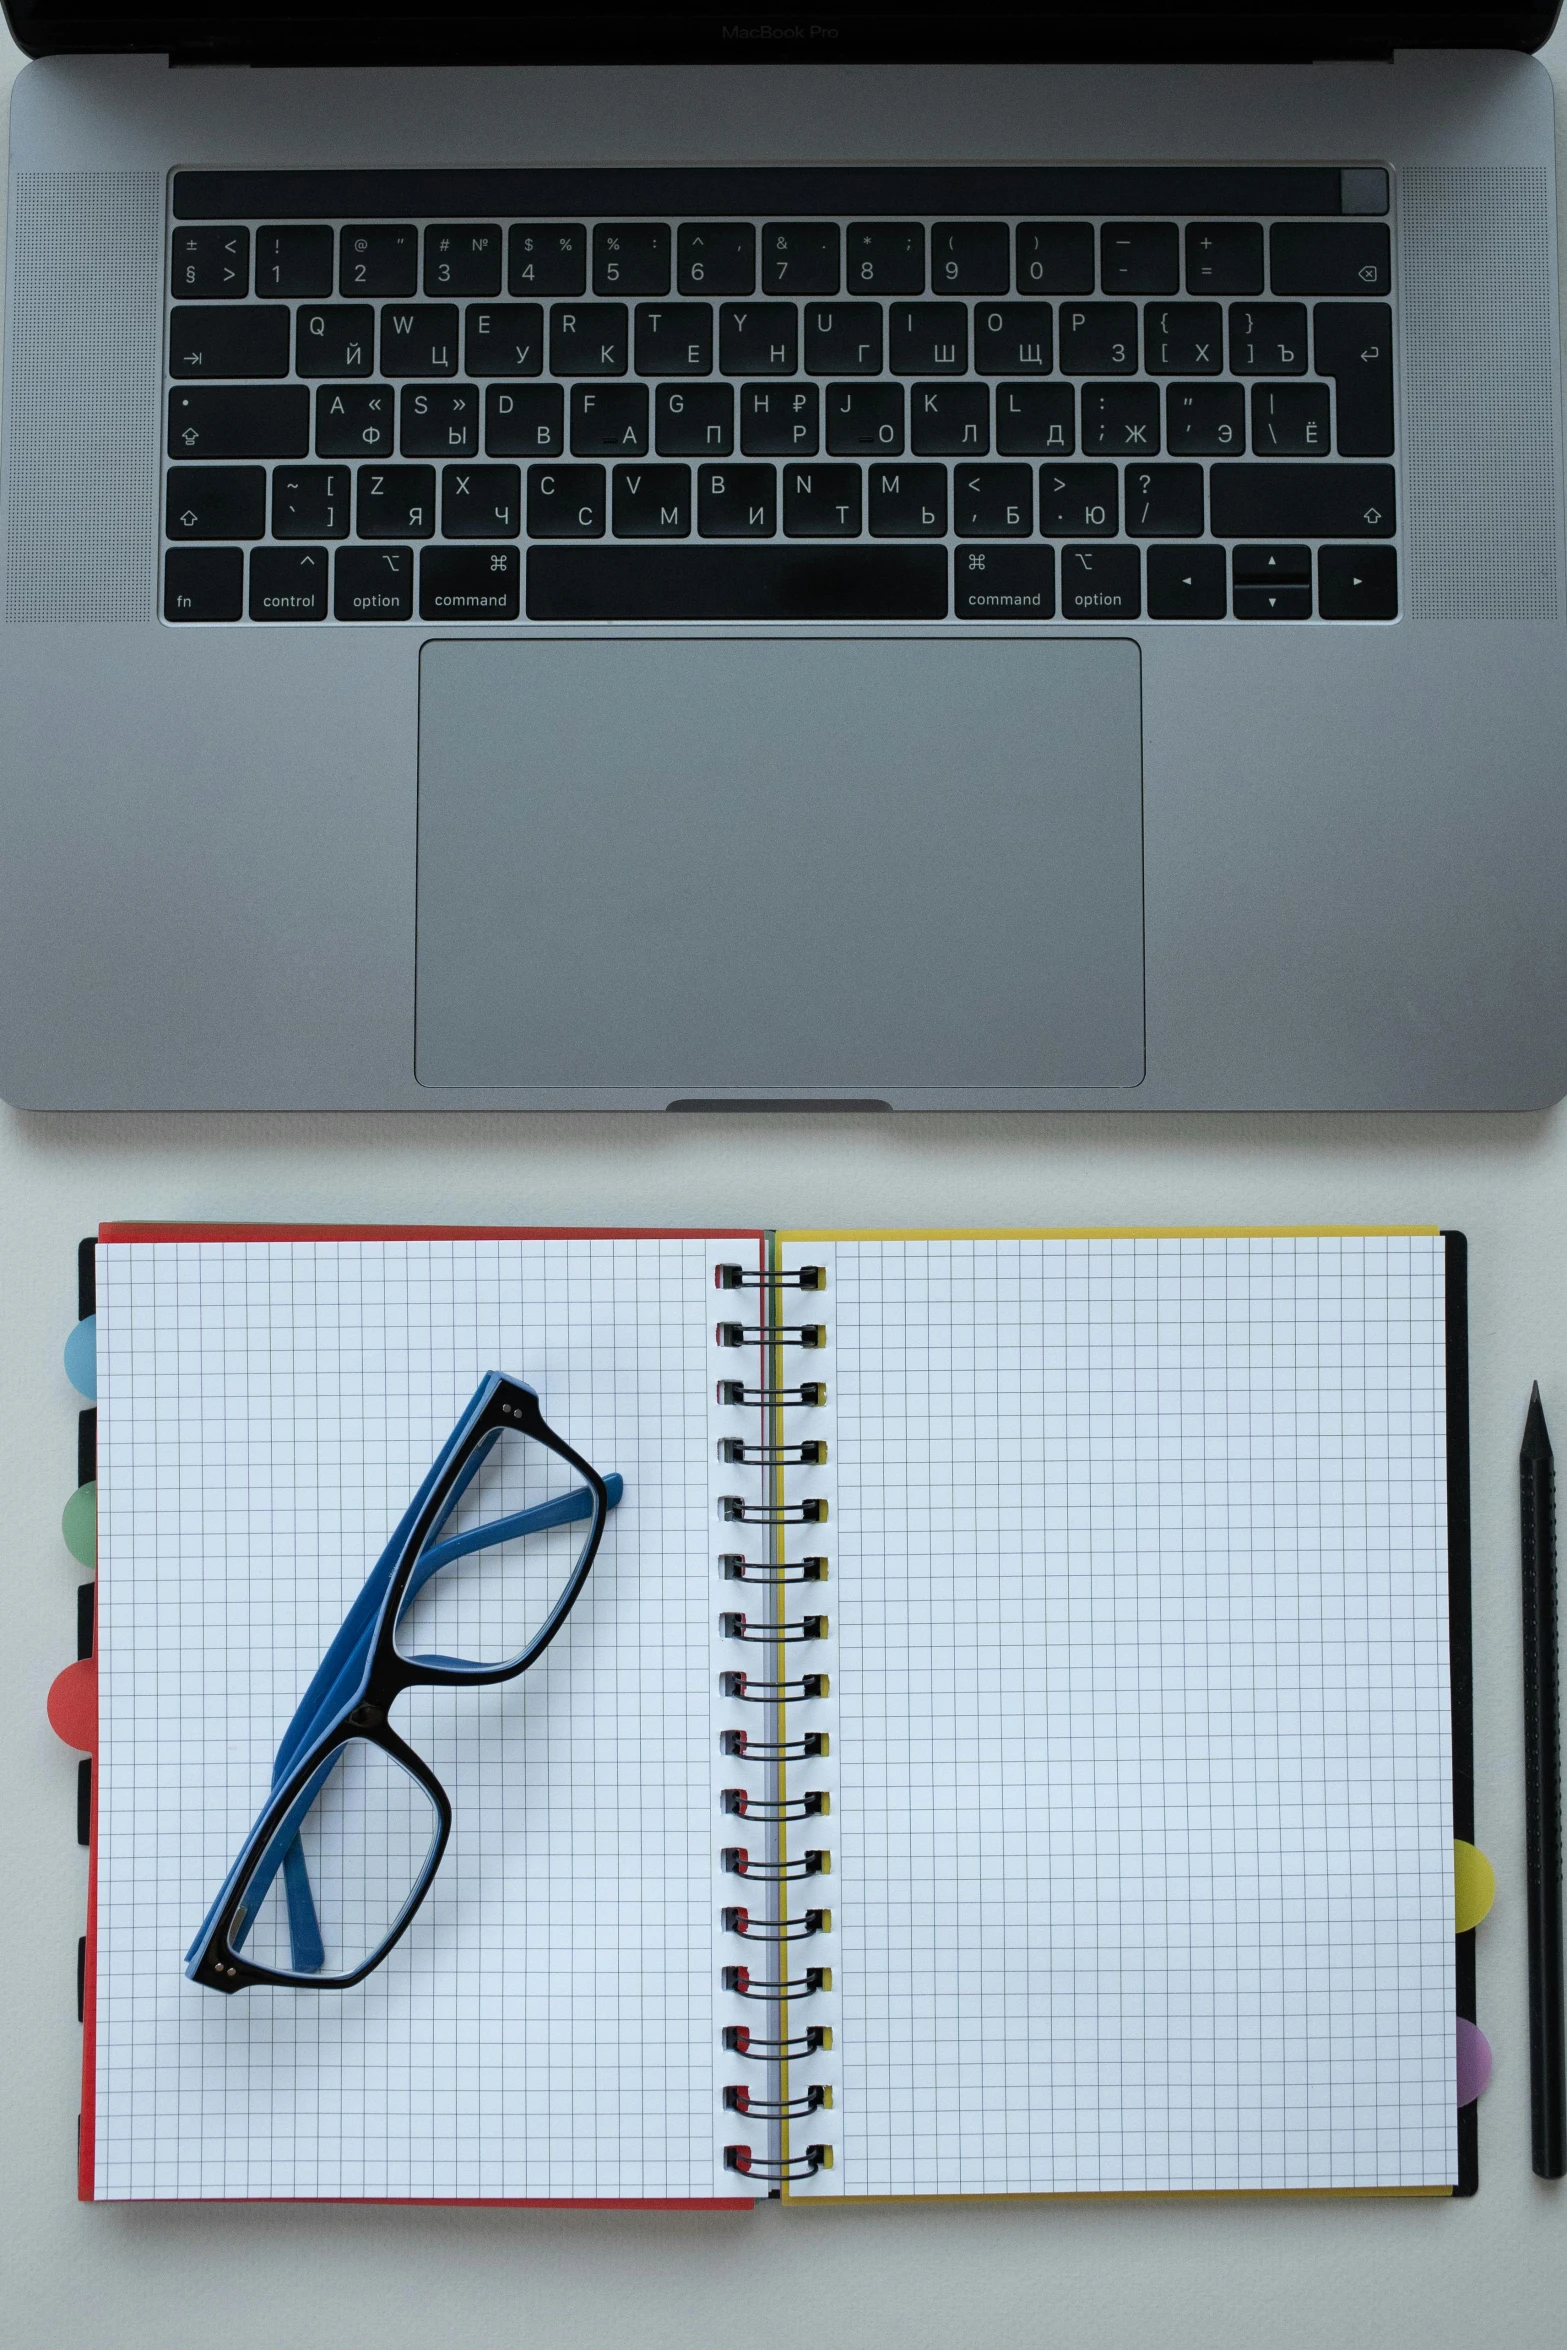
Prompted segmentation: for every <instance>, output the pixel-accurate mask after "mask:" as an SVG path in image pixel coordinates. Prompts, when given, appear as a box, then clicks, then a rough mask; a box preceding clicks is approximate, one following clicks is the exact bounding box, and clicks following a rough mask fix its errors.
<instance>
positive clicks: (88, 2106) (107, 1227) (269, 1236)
mask: <svg viewBox="0 0 1567 2350" xmlns="http://www.w3.org/2000/svg"><path fill="white" fill-rule="evenodd" d="M765 1238H766V1231H765V1228H764V1227H763V1226H761V1225H756V1226H747V1225H729V1224H721V1225H719V1226H717V1227H716V1229H715V1228H714V1227H712V1226H710V1225H680V1226H672V1225H662V1224H646V1225H643V1224H637V1225H632V1224H516V1225H512V1224H137V1223H104V1224H100V1225H99V1227H98V1239H99V1242H100V1244H101V1245H111V1244H115V1243H123V1242H126V1241H136V1240H145V1241H160V1240H165V1241H177V1240H241V1241H244V1240H758V1241H760V1240H764V1239H765ZM93 1571H94V1576H95V1578H96V1575H97V1572H98V1570H97V1567H96V1565H95V1567H94V1570H93ZM96 1615H97V1610H96V1607H95V1608H94V1618H95V1622H96ZM97 1653H98V1643H97V1634H96V1630H95V1631H94V1636H93V1654H94V1656H96V1655H97ZM97 2040H98V1757H97V1754H96V1753H94V1755H93V1774H92V1815H91V1818H90V1820H89V1822H88V1837H87V1962H86V1967H85V1970H84V1978H83V1985H82V2103H81V2112H80V2114H79V2116H78V2122H77V2145H76V2199H77V2201H78V2202H79V2203H93V2202H96V2200H97V2198H96V2196H95V2195H94V2193H93V2186H94V2179H95V2174H96V2161H95V2156H96V2124H97V2089H98V2047H97ZM108 2200H112V2201H116V2202H117V2201H119V2200H120V2198H118V2197H113V2198H109V2199H108ZM169 2200H170V2201H179V2202H188V2201H201V2202H205V2201H207V2200H208V2198H206V2197H186V2196H180V2197H170V2198H169ZM222 2200H223V2201H228V2200H230V2198H228V2197H224V2198H222ZM233 2200H234V2201H236V2202H246V2203H272V2202H283V2203H296V2202H297V2203H363V2204H382V2203H388V2204H390V2203H395V2204H399V2205H403V2204H410V2205H416V2206H418V2207H419V2208H421V2209H431V2210H442V2211H448V2210H461V2211H468V2210H491V2211H754V2210H755V2209H756V2198H755V2196H754V2195H691V2196H674V2197H670V2196H662V2195H649V2196H607V2195H606V2196H595V2195H298V2196H293V2195H289V2196H270V2195H247V2196H236V2197H234V2198H233Z"/></svg>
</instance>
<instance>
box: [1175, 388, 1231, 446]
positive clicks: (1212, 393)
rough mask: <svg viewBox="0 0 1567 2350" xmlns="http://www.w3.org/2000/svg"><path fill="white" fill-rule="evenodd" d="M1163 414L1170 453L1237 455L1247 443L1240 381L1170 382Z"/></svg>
mask: <svg viewBox="0 0 1567 2350" xmlns="http://www.w3.org/2000/svg"><path fill="white" fill-rule="evenodd" d="M1164 417H1165V432H1164V442H1165V447H1166V448H1167V449H1168V450H1169V452H1170V455H1171V456H1172V457H1238V456H1239V455H1240V454H1241V452H1242V451H1243V450H1244V448H1245V446H1246V394H1245V393H1244V391H1243V390H1242V389H1241V387H1240V385H1239V384H1171V385H1170V387H1169V389H1168V391H1167V392H1166V393H1165V395H1164Z"/></svg>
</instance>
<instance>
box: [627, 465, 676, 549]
mask: <svg viewBox="0 0 1567 2350" xmlns="http://www.w3.org/2000/svg"><path fill="white" fill-rule="evenodd" d="M611 492H612V505H611V509H610V511H611V515H612V518H613V522H614V528H615V536H616V538H617V539H688V538H689V537H690V536H691V468H690V466H689V465H617V466H616V467H615V471H614V477H613V480H612V482H611Z"/></svg>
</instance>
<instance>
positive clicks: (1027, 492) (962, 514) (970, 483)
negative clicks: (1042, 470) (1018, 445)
mask: <svg viewBox="0 0 1567 2350" xmlns="http://www.w3.org/2000/svg"><path fill="white" fill-rule="evenodd" d="M952 505H953V515H952V527H953V529H954V530H955V531H956V532H957V534H958V537H959V538H960V539H975V538H978V539H1003V538H1005V539H1011V538H1022V539H1026V538H1027V536H1028V534H1029V532H1030V531H1031V530H1032V528H1033V526H1034V476H1033V470H1032V468H1031V467H1030V466H1027V465H959V466H958V467H956V469H955V470H954V472H953V476H952Z"/></svg>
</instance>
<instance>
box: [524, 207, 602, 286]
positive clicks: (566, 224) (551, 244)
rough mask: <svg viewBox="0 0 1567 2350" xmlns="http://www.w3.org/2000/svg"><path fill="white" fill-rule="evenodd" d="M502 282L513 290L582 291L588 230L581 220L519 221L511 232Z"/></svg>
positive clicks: (584, 283)
mask: <svg viewBox="0 0 1567 2350" xmlns="http://www.w3.org/2000/svg"><path fill="white" fill-rule="evenodd" d="M506 284H507V288H508V290H509V291H510V292H511V293H513V294H585V293H586V292H587V289H588V232H587V230H586V229H585V228H584V227H583V225H582V223H581V221H580V220H522V221H519V222H518V223H517V226H516V227H515V228H514V229H513V230H512V232H511V245H510V248H509V252H508V259H507V277H506Z"/></svg>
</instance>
